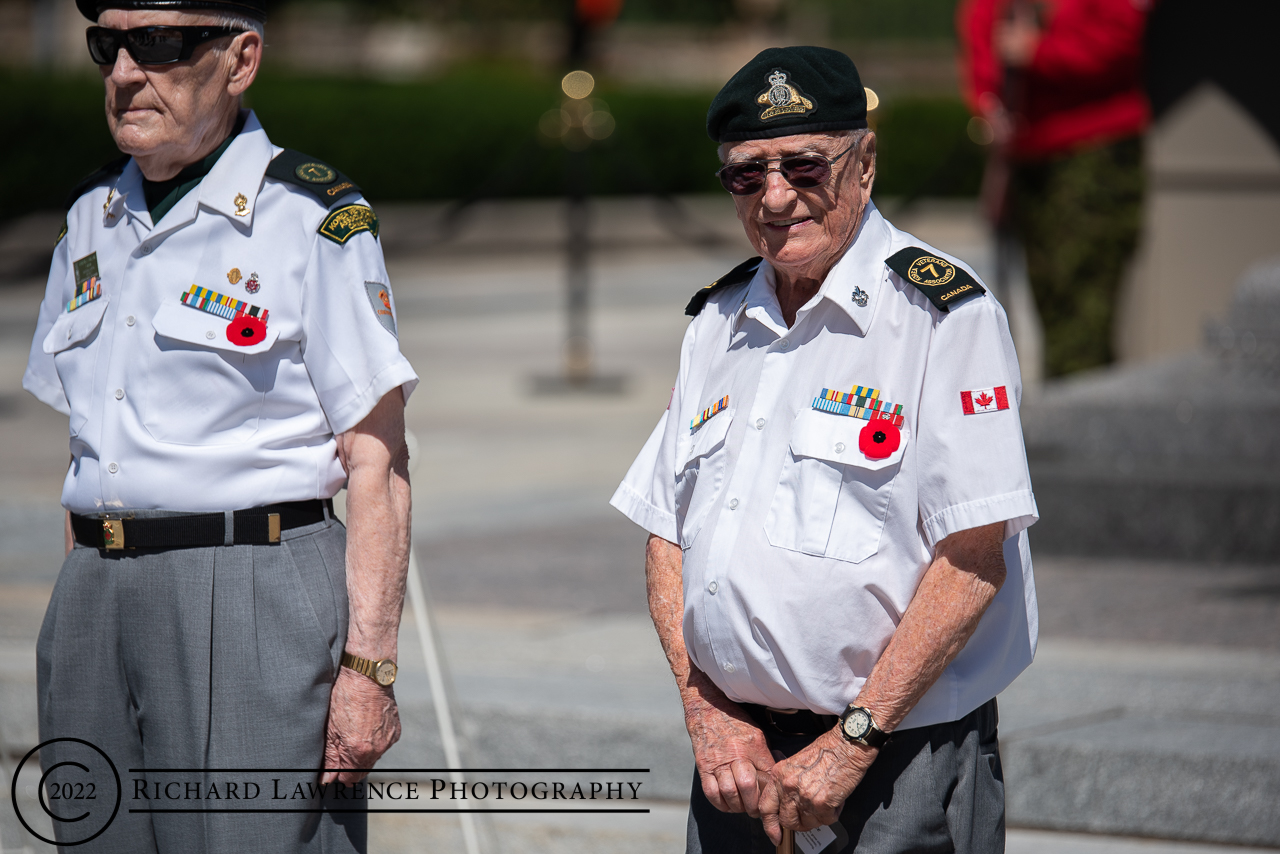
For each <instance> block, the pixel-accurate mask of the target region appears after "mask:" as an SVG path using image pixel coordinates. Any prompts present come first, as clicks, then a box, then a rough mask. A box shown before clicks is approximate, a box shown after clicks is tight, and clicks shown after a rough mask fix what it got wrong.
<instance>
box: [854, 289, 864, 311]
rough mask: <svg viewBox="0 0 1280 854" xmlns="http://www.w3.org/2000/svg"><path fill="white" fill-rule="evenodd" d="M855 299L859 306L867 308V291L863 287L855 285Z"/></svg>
mask: <svg viewBox="0 0 1280 854" xmlns="http://www.w3.org/2000/svg"><path fill="white" fill-rule="evenodd" d="M853 301H854V302H855V303H857V305H858V308H865V307H866V305H867V292H866V291H864V290H863V289H862V288H857V287H855V288H854V289H853Z"/></svg>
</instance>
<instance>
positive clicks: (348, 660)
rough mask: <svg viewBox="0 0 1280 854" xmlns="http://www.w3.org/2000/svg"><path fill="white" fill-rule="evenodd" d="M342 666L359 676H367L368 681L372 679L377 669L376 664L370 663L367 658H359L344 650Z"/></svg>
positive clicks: (374, 662)
mask: <svg viewBox="0 0 1280 854" xmlns="http://www.w3.org/2000/svg"><path fill="white" fill-rule="evenodd" d="M342 666H343V667H349V668H351V669H352V670H354V671H355V672H356V673H359V674H360V675H361V676H368V677H369V678H370V679H373V672H374V671H375V670H377V669H378V662H376V661H370V660H369V659H367V658H360V657H359V656H356V655H352V654H351V653H349V652H347V651H346V650H343V652H342Z"/></svg>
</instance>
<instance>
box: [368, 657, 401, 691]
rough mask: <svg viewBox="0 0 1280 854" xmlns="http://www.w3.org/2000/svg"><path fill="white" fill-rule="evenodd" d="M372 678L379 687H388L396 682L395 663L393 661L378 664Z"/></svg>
mask: <svg viewBox="0 0 1280 854" xmlns="http://www.w3.org/2000/svg"><path fill="white" fill-rule="evenodd" d="M373 678H374V679H375V680H376V681H377V683H378V684H379V685H390V684H391V683H392V682H395V681H396V663H395V662H394V661H390V660H388V661H380V662H378V669H377V670H375V671H374V673H373Z"/></svg>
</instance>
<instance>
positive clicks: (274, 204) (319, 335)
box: [22, 113, 417, 514]
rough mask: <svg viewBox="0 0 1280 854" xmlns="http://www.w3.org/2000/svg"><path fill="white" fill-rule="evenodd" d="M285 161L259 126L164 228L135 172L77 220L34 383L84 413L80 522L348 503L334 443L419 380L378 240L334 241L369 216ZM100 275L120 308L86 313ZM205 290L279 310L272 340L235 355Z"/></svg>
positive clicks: (71, 490) (53, 276)
mask: <svg viewBox="0 0 1280 854" xmlns="http://www.w3.org/2000/svg"><path fill="white" fill-rule="evenodd" d="M281 150H282V149H280V148H277V147H275V146H273V145H272V144H271V142H270V141H269V140H268V139H267V135H266V133H265V132H264V131H263V129H262V126H261V125H260V124H259V123H258V120H257V118H256V117H255V116H254V115H253V114H252V113H250V114H249V115H248V117H247V120H246V122H245V125H244V128H243V130H242V131H241V133H240V134H239V135H238V136H237V137H236V138H235V140H234V141H233V142H232V143H231V145H230V146H229V147H228V148H227V150H226V151H225V152H224V153H223V154H222V156H221V157H220V158H219V159H218V161H217V163H215V164H214V166H213V168H212V169H211V170H210V171H209V173H208V174H207V175H206V176H205V177H204V179H203V180H202V181H201V183H200V184H199V185H198V186H197V187H196V188H194V189H192V190H191V191H189V192H188V193H187V194H186V195H184V196H183V197H182V198H181V199H180V200H179V201H178V202H177V204H175V205H174V206H173V208H171V209H170V210H169V211H168V212H166V213H165V214H164V215H163V217H162V218H161V219H160V221H159V222H157V223H153V222H152V221H151V216H150V214H149V213H148V212H147V205H146V201H145V200H144V198H143V184H142V181H143V177H142V173H141V172H140V171H139V169H138V166H137V163H136V162H134V161H132V160H130V161H129V163H128V165H127V166H126V167H125V168H124V171H123V172H122V173H120V174H119V175H117V176H112V177H111V178H108V179H106V180H104V181H103V182H102V183H100V184H99V185H98V186H96V187H94V188H93V189H91V190H89V191H88V192H86V193H85V194H84V195H83V196H81V197H80V199H79V200H78V201H76V203H75V204H74V205H73V207H72V208H71V210H70V212H69V213H68V216H67V229H66V233H65V236H63V237H62V239H61V240H60V241H59V242H58V245H57V247H56V248H55V251H54V258H53V265H52V270H51V272H50V274H49V284H48V288H47V291H46V294H45V299H44V302H43V303H42V305H41V307H40V317H39V321H38V323H37V326H36V333H35V337H34V339H33V341H32V346H31V356H30V359H29V361H28V363H27V370H26V374H25V376H24V377H23V383H22V384H23V387H24V388H26V389H27V390H28V391H30V392H31V393H32V394H34V395H35V396H36V397H38V398H39V399H40V400H42V401H44V402H45V403H47V404H49V405H50V406H52V407H53V408H55V409H57V410H58V411H60V412H63V413H65V414H67V415H69V416H70V427H71V455H72V464H71V466H70V468H69V470H68V472H67V477H66V481H65V483H64V486H63V492H62V503H63V506H65V507H66V508H68V509H69V510H72V511H74V512H77V513H83V514H89V513H99V512H104V511H117V510H138V509H160V510H174V511H219V510H236V509H242V508H246V507H255V506H261V505H265V504H273V503H277V502H283V501H300V500H306V499H313V498H328V497H331V496H333V495H334V494H336V493H337V491H338V490H339V489H340V488H341V486H342V484H343V482H344V481H345V479H346V475H345V473H344V472H343V469H342V466H341V464H340V463H339V461H338V457H337V444H336V440H335V434H338V433H342V432H344V431H346V430H349V429H351V428H352V427H354V426H355V425H356V424H358V423H359V422H360V420H361V419H363V418H364V417H365V416H366V415H367V414H368V413H369V412H370V411H371V410H372V409H373V407H374V406H375V405H376V404H377V403H378V401H379V400H380V399H381V398H382V397H383V395H385V394H387V393H388V392H390V391H392V390H394V389H396V388H397V387H399V388H401V389H402V391H403V394H404V395H405V398H406V399H407V398H408V396H409V394H410V393H411V392H412V390H413V388H414V386H415V385H416V384H417V376H416V374H415V373H414V371H413V368H412V367H411V366H410V365H409V363H408V361H407V360H406V359H405V358H404V356H403V355H401V353H400V348H399V342H398V340H397V337H396V331H395V330H396V327H395V320H394V307H393V305H392V302H391V289H390V282H389V280H388V277H387V271H386V266H385V264H384V263H383V258H382V249H381V247H380V246H379V244H378V241H377V238H376V236H375V233H374V230H373V229H370V228H367V227H366V228H357V229H355V230H351V229H350V228H338V229H331V231H332V232H333V233H334V234H335V236H336V237H343V236H345V238H346V239H345V240H344V241H343V242H339V241H338V240H337V239H330V238H329V237H327V236H325V235H322V234H320V233H319V227H320V225H321V223H322V222H323V221H324V220H325V219H326V217H327V216H328V215H329V214H330V209H331V208H332V209H334V210H339V209H341V208H342V207H345V206H347V205H351V204H361V205H363V204H365V203H364V200H363V199H362V198H361V197H360V196H359V195H358V194H355V193H351V194H348V195H346V196H344V197H343V196H340V197H338V198H335V199H334V201H333V203H326V202H321V201H320V200H319V199H318V198H317V197H316V195H313V194H311V193H308V192H307V191H305V190H303V189H302V188H301V187H300V186H298V185H295V184H291V183H288V182H283V181H278V180H275V179H272V178H267V177H265V172H266V169H267V166H268V164H269V163H270V162H271V160H272V159H273V158H274V157H275V156H276V155H277V154H279V153H280V152H281ZM323 168H327V167H322V169H323ZM353 211H354V212H355V213H357V214H359V213H363V210H362V209H353ZM361 221H363V222H364V223H365V225H366V226H367V225H368V224H369V217H363V218H362V217H360V216H356V217H355V218H354V219H349V220H347V221H346V224H347V225H348V226H350V225H353V224H354V225H359V223H360V222H361ZM90 258H91V259H92V260H93V262H94V263H93V264H92V265H89V264H87V263H81V264H79V265H77V263H76V262H77V261H84V260H85V259H90ZM90 266H92V267H94V268H96V272H97V280H96V282H95V284H96V285H97V286H98V287H99V288H100V291H101V295H100V296H98V297H97V298H96V299H92V300H88V301H83V304H80V305H78V306H76V307H75V308H74V309H73V310H69V308H68V304H69V303H72V301H73V300H74V299H75V297H76V292H77V290H84V289H85V286H84V285H83V284H81V283H80V282H79V281H77V279H80V278H83V277H84V274H85V273H86V269H87V268H88V267H90ZM77 269H78V270H79V275H77ZM193 285H195V286H198V287H200V288H207V289H209V290H210V291H212V292H214V293H215V294H217V295H219V296H222V297H226V298H227V299H228V300H233V301H236V302H237V303H243V304H246V305H247V306H249V307H253V308H256V309H258V312H257V314H258V316H261V315H262V313H263V312H266V323H265V337H261V340H257V341H254V342H253V343H250V344H247V345H246V344H245V343H244V342H245V341H246V340H252V338H249V339H246V338H243V337H242V338H241V340H240V341H239V342H237V341H235V340H232V336H231V335H230V334H229V325H230V321H229V319H228V318H227V317H222V316H218V315H216V314H212V313H209V312H205V311H202V310H200V309H198V308H194V307H191V306H190V305H187V304H184V302H183V295H184V294H185V293H188V292H189V291H190V289H191V287H192V286H193ZM236 310H237V311H238V310H246V311H247V310H248V309H247V308H246V307H245V306H243V305H242V306H240V307H239V309H236ZM259 332H261V330H259ZM254 337H258V336H254Z"/></svg>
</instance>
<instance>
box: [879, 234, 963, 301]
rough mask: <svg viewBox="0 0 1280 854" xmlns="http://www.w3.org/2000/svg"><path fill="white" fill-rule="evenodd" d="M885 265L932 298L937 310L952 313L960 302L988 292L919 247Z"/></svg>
mask: <svg viewBox="0 0 1280 854" xmlns="http://www.w3.org/2000/svg"><path fill="white" fill-rule="evenodd" d="M884 263H886V264H888V265H889V269H890V270H892V271H893V272H895V273H897V274H898V275H899V276H901V277H902V278H903V279H905V280H906V281H908V282H910V283H911V284H913V285H915V286H916V288H917V289H918V290H919V291H920V293H922V294H924V295H925V296H927V297H928V298H929V302H931V303H933V306H934V308H936V309H938V311H941V312H948V311H950V310H951V306H953V305H955V304H956V303H959V302H963V301H964V300H967V299H968V298H969V297H976V296H979V295H980V294H985V293H986V292H987V289H986V288H984V287H983V286H982V285H981V284H979V283H978V280H977V279H975V278H974V277H973V276H970V275H969V274H968V273H966V272H965V271H964V270H962V269H960V268H959V267H957V266H956V265H955V264H952V263H951V262H950V261H947V260H944V259H942V258H939V257H938V256H937V255H934V254H932V253H930V252H926V251H925V250H923V249H921V248H920V247H919V246H909V247H907V248H906V249H903V250H901V251H900V252H895V253H893V254H892V255H890V256H889V257H888V258H886V259H884Z"/></svg>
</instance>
